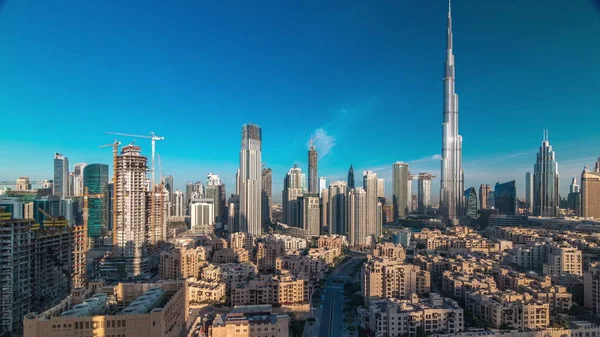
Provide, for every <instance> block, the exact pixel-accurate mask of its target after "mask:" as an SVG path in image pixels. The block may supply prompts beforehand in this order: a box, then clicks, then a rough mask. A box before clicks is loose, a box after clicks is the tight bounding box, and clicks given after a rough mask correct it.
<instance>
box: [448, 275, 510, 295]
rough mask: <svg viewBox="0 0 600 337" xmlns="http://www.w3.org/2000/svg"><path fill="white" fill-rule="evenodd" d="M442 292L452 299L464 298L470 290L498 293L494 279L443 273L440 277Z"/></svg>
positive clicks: (484, 276) (482, 276)
mask: <svg viewBox="0 0 600 337" xmlns="http://www.w3.org/2000/svg"><path fill="white" fill-rule="evenodd" d="M442 290H443V291H444V292H445V293H446V294H448V295H450V296H451V297H454V298H464V297H465V293H466V292H467V291H470V290H481V291H487V292H488V293H493V292H496V291H498V289H497V288H496V281H494V278H493V277H491V276H489V275H485V274H470V273H462V272H453V271H449V270H447V271H445V272H444V273H443V275H442Z"/></svg>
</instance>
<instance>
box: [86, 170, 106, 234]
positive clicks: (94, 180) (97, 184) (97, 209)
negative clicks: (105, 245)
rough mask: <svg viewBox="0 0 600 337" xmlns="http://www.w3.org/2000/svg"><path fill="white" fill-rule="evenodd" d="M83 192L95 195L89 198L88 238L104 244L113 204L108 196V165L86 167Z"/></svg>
mask: <svg viewBox="0 0 600 337" xmlns="http://www.w3.org/2000/svg"><path fill="white" fill-rule="evenodd" d="M82 178H83V192H84V193H85V192H86V191H87V194H90V195H95V196H90V197H88V220H87V221H88V224H87V230H88V237H89V238H90V240H91V241H96V244H95V245H98V244H100V245H101V244H102V242H101V238H102V237H104V236H106V235H107V233H108V219H109V217H111V216H112V214H109V212H108V206H109V204H110V202H111V200H110V197H109V195H108V165H105V164H91V165H87V166H85V167H84V169H83V172H82Z"/></svg>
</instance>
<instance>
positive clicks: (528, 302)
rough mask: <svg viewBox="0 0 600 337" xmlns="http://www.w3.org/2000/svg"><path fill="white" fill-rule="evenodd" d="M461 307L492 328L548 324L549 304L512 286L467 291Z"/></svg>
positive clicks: (519, 327) (523, 328) (521, 328)
mask: <svg viewBox="0 0 600 337" xmlns="http://www.w3.org/2000/svg"><path fill="white" fill-rule="evenodd" d="M465 311H466V313H467V314H468V315H473V316H474V317H476V318H478V319H480V320H482V321H485V322H487V323H488V324H490V325H491V326H492V327H494V328H496V329H497V328H500V327H501V326H502V327H511V328H514V329H520V330H525V329H531V330H533V329H545V328H547V327H548V325H549V324H550V304H548V303H542V302H541V301H538V300H535V299H534V298H533V297H532V296H531V295H529V294H528V293H517V292H515V291H512V290H510V291H504V292H497V293H493V294H488V293H484V292H481V291H473V292H468V293H467V294H466V296H465Z"/></svg>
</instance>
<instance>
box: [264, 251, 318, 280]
mask: <svg viewBox="0 0 600 337" xmlns="http://www.w3.org/2000/svg"><path fill="white" fill-rule="evenodd" d="M275 264H276V268H277V271H279V272H282V271H286V270H287V271H288V272H289V273H291V274H294V275H296V276H297V277H300V278H303V279H305V280H310V279H319V278H321V277H323V275H324V274H325V272H326V271H327V269H328V267H327V264H326V263H325V261H323V260H322V259H319V258H313V257H311V256H305V255H286V256H281V257H277V259H276V262H275Z"/></svg>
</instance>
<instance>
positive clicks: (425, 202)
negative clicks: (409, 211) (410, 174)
mask: <svg viewBox="0 0 600 337" xmlns="http://www.w3.org/2000/svg"><path fill="white" fill-rule="evenodd" d="M433 178H435V176H434V175H432V174H430V173H419V175H418V176H417V179H418V180H417V205H418V208H419V213H420V214H427V210H428V209H429V208H430V207H431V179H433Z"/></svg>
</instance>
